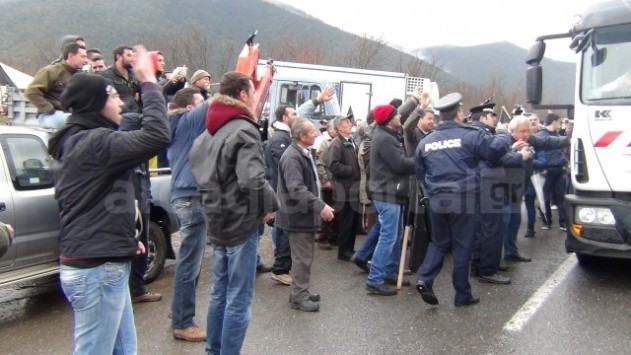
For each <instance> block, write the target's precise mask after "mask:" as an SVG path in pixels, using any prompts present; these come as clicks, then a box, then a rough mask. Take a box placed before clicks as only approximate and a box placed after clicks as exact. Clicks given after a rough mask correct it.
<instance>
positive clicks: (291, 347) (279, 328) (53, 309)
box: [0, 226, 631, 354]
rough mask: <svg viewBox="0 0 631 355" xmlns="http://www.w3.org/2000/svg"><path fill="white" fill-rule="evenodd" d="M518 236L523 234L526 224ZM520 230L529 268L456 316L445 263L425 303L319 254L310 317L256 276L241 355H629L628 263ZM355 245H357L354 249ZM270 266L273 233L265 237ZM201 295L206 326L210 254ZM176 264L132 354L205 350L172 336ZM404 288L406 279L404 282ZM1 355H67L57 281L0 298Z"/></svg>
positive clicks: (554, 234)
mask: <svg viewBox="0 0 631 355" xmlns="http://www.w3.org/2000/svg"><path fill="white" fill-rule="evenodd" d="M522 228H523V226H522ZM522 235H523V233H520V237H519V238H518V243H519V245H520V250H521V252H522V253H523V254H525V255H529V256H531V257H532V259H533V261H532V262H531V263H511V264H509V266H510V270H509V271H508V272H506V273H505V274H506V275H508V276H510V277H511V278H512V280H513V283H512V284H511V285H507V286H497V285H488V284H481V283H478V282H477V280H472V282H471V284H472V288H473V292H474V294H475V295H477V296H479V297H480V298H481V302H480V304H478V305H475V306H472V307H466V308H455V307H454V305H453V297H454V291H453V287H452V286H451V260H447V261H446V263H445V267H444V269H443V271H442V273H441V274H440V276H439V277H438V279H437V280H436V283H435V285H434V290H435V292H436V294H437V296H438V298H439V300H440V302H441V303H440V305H438V306H429V305H426V304H425V303H423V302H422V301H421V298H420V296H419V295H418V294H417V292H416V291H415V289H414V288H411V287H404V288H403V289H402V290H401V291H400V292H399V294H398V295H397V296H394V297H379V296H369V295H367V294H366V291H365V290H364V284H365V281H366V274H363V273H361V271H360V270H359V269H358V268H357V267H356V266H355V265H353V264H351V263H348V262H342V261H338V260H337V259H336V258H335V255H336V251H335V250H331V251H322V250H318V249H316V250H317V251H316V257H315V262H314V265H313V269H312V292H318V293H320V294H321V295H322V301H321V309H320V312H318V313H302V312H299V311H296V310H292V309H290V308H289V305H288V292H289V289H288V287H286V286H282V285H279V284H277V283H276V282H274V281H272V280H271V279H270V277H269V274H263V275H259V276H257V280H256V293H255V296H254V300H253V305H252V322H251V324H250V327H249V329H248V333H247V335H246V340H245V344H244V347H243V353H244V354H594V353H598V354H625V353H626V354H628V353H629V349H630V348H631V340H629V334H630V331H631V272H630V270H631V263H630V262H628V261H607V262H598V263H595V264H594V265H591V266H590V267H589V268H584V267H581V266H579V265H578V264H577V263H576V259H575V257H574V256H573V255H568V254H566V253H565V251H564V248H563V235H562V233H561V232H560V231H558V230H554V229H553V230H551V231H539V232H537V236H536V237H535V238H534V239H525V238H523V237H522ZM360 241H361V238H359V239H358V244H359V243H360ZM261 254H262V255H263V259H264V260H266V261H268V262H271V261H272V256H271V255H272V253H271V242H270V238H269V231H266V234H265V236H264V237H263V239H262V241H261ZM204 263H205V264H204V268H203V273H202V275H201V278H200V286H199V289H198V295H197V300H198V309H197V317H196V319H197V321H198V323H199V324H200V325H203V326H204V327H205V321H206V311H207V302H208V301H207V296H208V289H209V284H210V268H209V265H210V248H207V251H206V258H205V260H204ZM174 269H175V265H174V264H173V263H169V264H167V266H166V268H165V270H164V272H163V274H162V275H161V277H160V278H159V279H158V280H157V281H156V282H154V283H153V284H151V285H149V286H148V289H149V290H150V291H152V292H160V293H162V294H163V296H164V299H163V300H162V301H161V302H159V303H152V304H139V305H136V306H135V317H136V328H137V333H138V347H139V353H140V354H188V353H195V354H202V353H203V352H204V344H203V343H186V342H182V341H176V340H174V339H173V337H172V335H171V330H170V320H169V319H168V316H167V315H168V312H169V308H170V301H171V298H172V292H173V290H172V289H171V283H172V277H173V272H174ZM408 277H409V278H410V280H411V281H412V283H414V281H415V277H414V276H408ZM0 344H1V345H0V346H1V350H0V353H2V354H68V353H71V351H72V317H71V311H70V308H69V307H68V305H67V303H66V302H65V300H64V297H63V295H62V294H61V292H60V291H59V288H58V283H57V280H56V278H49V279H46V280H41V281H40V282H38V283H37V284H23V285H20V286H19V287H14V288H11V289H1V290H0Z"/></svg>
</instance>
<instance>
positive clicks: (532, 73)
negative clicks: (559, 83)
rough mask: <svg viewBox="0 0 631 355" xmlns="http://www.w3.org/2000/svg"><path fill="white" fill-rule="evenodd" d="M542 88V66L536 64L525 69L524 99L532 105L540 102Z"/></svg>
mask: <svg viewBox="0 0 631 355" xmlns="http://www.w3.org/2000/svg"><path fill="white" fill-rule="evenodd" d="M542 90H543V68H541V65H539V64H537V65H534V66H531V67H529V68H528V69H527V70H526V101H527V102H528V103H529V104H532V105H538V104H540V103H541V92H542Z"/></svg>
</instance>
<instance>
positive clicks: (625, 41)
mask: <svg viewBox="0 0 631 355" xmlns="http://www.w3.org/2000/svg"><path fill="white" fill-rule="evenodd" d="M629 58H631V24H628V25H620V26H612V27H606V28H601V29H596V30H595V31H593V32H592V34H591V39H590V44H589V45H587V46H586V48H585V50H584V51H583V55H582V63H583V65H582V74H581V98H582V100H583V102H585V103H590V102H593V103H600V102H601V101H612V100H614V101H615V103H617V104H619V103H625V102H631V61H630V60H629ZM603 103H604V102H603Z"/></svg>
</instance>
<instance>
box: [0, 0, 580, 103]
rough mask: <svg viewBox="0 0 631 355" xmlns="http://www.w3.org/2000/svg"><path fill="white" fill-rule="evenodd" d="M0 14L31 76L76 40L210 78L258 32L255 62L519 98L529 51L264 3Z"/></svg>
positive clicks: (4, 51) (163, 2)
mask: <svg viewBox="0 0 631 355" xmlns="http://www.w3.org/2000/svg"><path fill="white" fill-rule="evenodd" d="M0 13H2V14H3V18H4V21H1V22H0V33H2V40H1V41H0V61H2V62H4V63H7V64H9V65H11V66H13V67H15V68H17V69H20V70H22V71H24V72H26V73H28V74H34V72H35V71H36V70H37V68H39V67H41V66H43V65H45V64H46V63H48V62H50V61H51V60H52V59H54V58H56V57H57V56H58V53H59V50H60V49H59V47H58V41H59V38H61V37H62V36H63V35H66V34H78V35H81V36H83V37H84V38H85V39H86V41H87V44H88V47H90V48H92V47H97V48H100V49H102V50H103V52H104V56H105V58H106V59H107V60H108V64H111V63H112V58H111V54H110V53H111V50H112V49H113V48H115V47H116V46H117V45H120V44H124V43H126V44H133V43H144V44H145V45H147V47H148V49H156V48H160V49H162V50H163V52H164V53H165V57H166V58H167V65H169V66H171V67H175V66H179V65H182V64H186V65H188V66H189V67H190V68H191V69H192V70H197V69H200V68H203V69H206V70H209V71H210V72H211V73H212V74H213V75H214V79H215V78H218V77H219V76H220V75H221V74H222V73H223V72H225V71H227V70H232V69H233V68H234V64H235V62H236V57H237V55H238V53H239V51H240V50H241V48H242V46H243V43H244V41H245V39H246V38H247V37H248V35H249V34H250V33H251V32H252V31H253V30H255V29H258V33H259V34H258V36H257V37H256V41H257V42H260V43H261V57H262V58H268V57H272V58H274V59H276V60H283V61H299V62H309V63H312V64H324V65H337V66H353V67H362V68H365V69H375V70H388V71H397V72H406V73H409V74H410V75H413V76H427V77H430V78H432V79H433V80H435V81H438V82H439V85H440V86H441V93H443V94H444V93H447V92H448V91H449V90H454V89H457V88H458V87H459V86H461V85H462V84H466V85H470V86H472V87H487V86H489V85H493V84H494V83H495V84H497V83H498V82H499V83H501V84H502V85H501V88H502V89H504V90H520V92H524V91H525V90H524V89H523V88H524V78H525V64H524V58H525V54H526V51H525V50H524V49H522V48H519V47H517V46H515V45H513V44H511V43H506V42H504V43H494V44H489V45H480V46H472V47H453V46H443V47H430V48H418V49H416V50H414V51H412V52H410V53H405V52H402V51H400V50H398V49H395V48H393V47H390V46H388V45H386V44H385V43H383V42H381V41H380V40H376V41H374V40H373V39H372V38H370V37H365V36H364V37H362V36H357V35H354V34H351V33H349V32H346V31H343V30H341V29H338V28H335V27H333V26H330V25H327V24H325V23H324V22H322V21H321V20H319V19H317V18H315V17H313V16H311V15H309V14H307V13H305V12H303V11H301V10H299V9H295V8H291V7H287V6H281V5H277V4H274V3H271V2H268V1H264V0H230V1H225V0H181V1H178V2H174V1H170V0H135V1H133V2H129V1H127V0H109V1H106V2H104V1H96V0H83V1H72V0H56V1H50V0H0ZM416 56H419V57H420V58H425V59H426V61H425V62H423V61H419V59H418V58H417V57H416ZM547 64H548V65H550V66H551V68H553V69H552V73H553V75H554V79H553V80H552V81H553V82H554V83H555V84H557V85H558V87H557V91H555V92H559V93H565V92H567V93H568V95H570V96H569V97H571V93H572V91H571V86H572V85H573V83H574V81H573V79H572V77H573V67H574V66H573V64H570V63H563V62H555V61H549V62H548V63H547ZM568 83H569V84H570V85H567V84H568ZM522 96H523V95H522ZM519 99H520V100H521V99H522V98H519ZM476 100H477V98H476ZM509 104H512V103H509Z"/></svg>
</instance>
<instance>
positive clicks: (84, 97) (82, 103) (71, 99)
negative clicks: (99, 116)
mask: <svg viewBox="0 0 631 355" xmlns="http://www.w3.org/2000/svg"><path fill="white" fill-rule="evenodd" d="M110 84H111V82H110V81H109V80H107V79H105V78H104V77H102V76H100V75H98V74H91V73H78V74H75V75H73V76H72V79H70V81H69V82H68V85H67V86H66V88H65V89H64V92H62V93H61V104H62V105H63V106H64V108H65V109H66V110H67V111H70V112H72V113H73V114H76V113H86V112H98V111H101V109H102V108H103V106H105V103H106V102H107V97H108V94H109V91H110V89H111V85H110Z"/></svg>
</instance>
